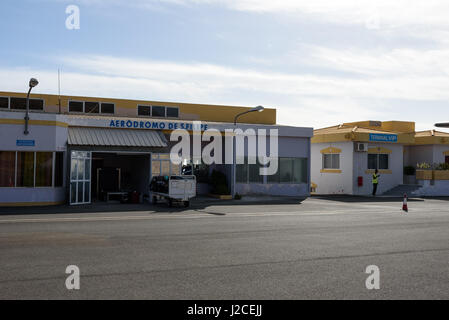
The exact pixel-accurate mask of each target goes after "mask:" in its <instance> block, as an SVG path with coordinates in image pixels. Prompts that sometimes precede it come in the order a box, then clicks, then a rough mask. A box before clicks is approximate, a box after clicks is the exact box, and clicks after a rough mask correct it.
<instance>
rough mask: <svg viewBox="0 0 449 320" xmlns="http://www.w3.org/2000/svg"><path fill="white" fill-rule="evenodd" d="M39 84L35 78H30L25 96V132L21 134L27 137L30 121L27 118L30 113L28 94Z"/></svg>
mask: <svg viewBox="0 0 449 320" xmlns="http://www.w3.org/2000/svg"><path fill="white" fill-rule="evenodd" d="M38 84H39V81H37V79H35V78H31V79H30V82H29V87H30V88H29V89H28V94H27V99H26V111H25V131H24V132H23V134H25V135H27V134H28V133H29V131H28V120H30V117H29V116H28V114H29V111H30V93H31V89H33V88H34V87H35V86H37V85H38Z"/></svg>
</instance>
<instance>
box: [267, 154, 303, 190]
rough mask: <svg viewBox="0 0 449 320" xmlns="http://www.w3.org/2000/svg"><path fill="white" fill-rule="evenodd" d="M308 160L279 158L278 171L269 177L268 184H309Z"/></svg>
mask: <svg viewBox="0 0 449 320" xmlns="http://www.w3.org/2000/svg"><path fill="white" fill-rule="evenodd" d="M307 166H308V163H307V158H279V163H278V171H277V172H276V173H275V174H273V175H269V176H267V182H268V183H291V184H299V183H307V181H308V170H307Z"/></svg>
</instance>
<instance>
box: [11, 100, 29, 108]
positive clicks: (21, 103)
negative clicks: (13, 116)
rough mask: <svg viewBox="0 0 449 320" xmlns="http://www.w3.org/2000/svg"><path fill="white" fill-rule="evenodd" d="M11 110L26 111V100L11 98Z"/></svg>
mask: <svg viewBox="0 0 449 320" xmlns="http://www.w3.org/2000/svg"><path fill="white" fill-rule="evenodd" d="M11 109H18V110H25V109H26V99H25V98H11Z"/></svg>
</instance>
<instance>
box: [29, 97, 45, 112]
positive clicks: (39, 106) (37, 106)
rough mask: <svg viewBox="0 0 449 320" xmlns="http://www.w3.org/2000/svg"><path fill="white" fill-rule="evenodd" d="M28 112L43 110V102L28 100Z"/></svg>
mask: <svg viewBox="0 0 449 320" xmlns="http://www.w3.org/2000/svg"><path fill="white" fill-rule="evenodd" d="M30 110H44V100H42V99H30Z"/></svg>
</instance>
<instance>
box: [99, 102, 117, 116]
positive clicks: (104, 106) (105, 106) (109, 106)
mask: <svg viewBox="0 0 449 320" xmlns="http://www.w3.org/2000/svg"><path fill="white" fill-rule="evenodd" d="M114 108H115V106H114V104H113V103H101V113H109V114H113V113H114Z"/></svg>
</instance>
